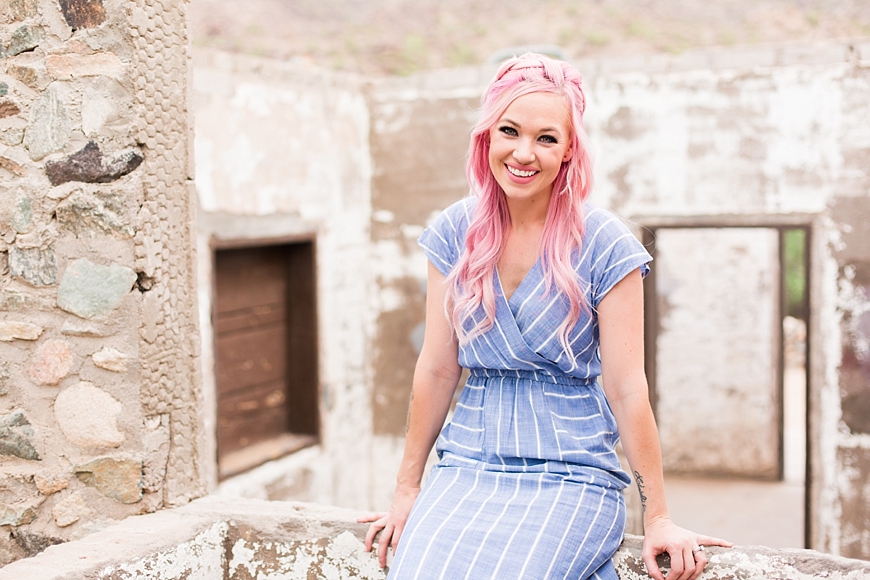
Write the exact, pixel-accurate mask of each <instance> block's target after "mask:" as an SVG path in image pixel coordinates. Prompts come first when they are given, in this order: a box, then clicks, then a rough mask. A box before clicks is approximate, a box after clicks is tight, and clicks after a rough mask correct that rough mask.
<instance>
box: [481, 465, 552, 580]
mask: <svg viewBox="0 0 870 580" xmlns="http://www.w3.org/2000/svg"><path fill="white" fill-rule="evenodd" d="M543 477H544V474H543V473H542V474H541V475H540V476H538V491H536V492H535V497H533V498H532V501H530V502H529V503H528V505H527V506H526V513H524V514H523V518H522V519H521V520H520V523H518V524H517V525H515V526H514V531H513V533H512V534H511V537H510V538H508V541H507V543H506V544H505V545H504V547H503V548H502V550H501V558H499V559H498V564H497V565H496V567H495V570H494V571H493V573H492V577H493V578H498V571H499V569H500V568H501V565H502V564H503V563H504V558H505V556H507V553H508V551H509V550H510V545H511V544H512V543H513V541H514V538H515V537H516V535H517V532H519V531H520V529H521V528H522V527H523V524H524V523H525V521H526V518H527V517H529V512H530V511H531V510H532V505H534V503H535V500H537V499H538V496H539V495H541V480H542V479H543ZM518 578H522V575H520V576H518Z"/></svg>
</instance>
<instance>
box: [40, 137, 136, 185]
mask: <svg viewBox="0 0 870 580" xmlns="http://www.w3.org/2000/svg"><path fill="white" fill-rule="evenodd" d="M141 163H142V155H140V154H139V152H138V151H125V152H123V153H119V154H117V155H112V156H109V155H103V152H102V151H100V146H99V145H97V143H96V142H94V141H88V143H87V145H85V146H84V148H83V149H82V150H80V151H77V152H75V153H73V154H72V155H70V156H69V157H67V158H66V159H61V160H60V161H49V162H47V163H46V164H45V174H46V175H47V176H48V179H49V181H51V184H52V185H60V184H61V183H66V182H68V181H81V182H84V183H109V182H111V181H115V180H116V179H120V178H121V177H123V176H125V175H127V174H128V173H130V172H131V171H133V170H134V169H136V168H137V167H139V164H141Z"/></svg>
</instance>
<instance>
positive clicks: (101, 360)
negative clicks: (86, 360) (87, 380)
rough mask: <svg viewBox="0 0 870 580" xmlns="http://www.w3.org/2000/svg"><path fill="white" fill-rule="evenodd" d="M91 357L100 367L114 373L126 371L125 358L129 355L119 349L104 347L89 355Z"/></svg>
mask: <svg viewBox="0 0 870 580" xmlns="http://www.w3.org/2000/svg"><path fill="white" fill-rule="evenodd" d="M91 359H93V361H94V364H95V365H97V366H98V367H100V368H101V369H106V370H107V371H113V372H116V373H125V372H127V360H128V359H129V357H128V356H127V355H126V354H124V353H123V352H121V351H120V350H117V349H114V348H110V347H106V348H103V349H101V350H100V351H98V352H95V353H94V354H93V355H91Z"/></svg>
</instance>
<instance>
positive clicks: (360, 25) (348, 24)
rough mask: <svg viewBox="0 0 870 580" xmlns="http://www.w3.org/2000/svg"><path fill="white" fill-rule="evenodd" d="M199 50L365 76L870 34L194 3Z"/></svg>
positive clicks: (537, 6)
mask: <svg viewBox="0 0 870 580" xmlns="http://www.w3.org/2000/svg"><path fill="white" fill-rule="evenodd" d="M190 21H191V26H192V39H193V43H194V45H196V46H211V47H216V48H221V49H224V50H230V51H236V52H244V53H249V54H256V55H263V56H270V57H276V58H281V59H288V60H293V61H295V62H298V63H300V64H309V65H312V66H317V67H327V68H332V69H336V70H345V71H355V72H360V73H365V74H368V75H389V74H399V75H405V74H410V73H412V72H415V71H418V70H423V69H430V68H441V67H452V66H462V65H473V64H479V63H483V62H486V61H487V60H489V59H491V58H492V57H493V56H494V55H496V54H498V52H499V51H501V50H503V49H505V48H510V47H517V46H529V45H538V46H540V45H556V46H558V47H560V48H561V51H562V55H563V56H564V57H565V58H569V59H570V58H576V57H581V56H592V55H601V54H636V53H648V52H670V53H679V52H681V51H684V50H687V49H690V48H694V47H702V46H711V45H733V44H750V43H764V42H781V41H800V40H804V41H810V40H820V39H831V38H849V37H866V36H870V2H868V1H867V0H836V1H825V0H657V1H654V0H634V1H632V0H574V1H568V0H245V1H244V2H239V1H238V0H192V1H191V5H190Z"/></svg>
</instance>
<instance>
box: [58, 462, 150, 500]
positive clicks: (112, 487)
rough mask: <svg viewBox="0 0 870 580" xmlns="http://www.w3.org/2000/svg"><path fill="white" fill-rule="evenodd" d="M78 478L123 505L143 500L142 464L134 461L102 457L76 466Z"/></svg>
mask: <svg viewBox="0 0 870 580" xmlns="http://www.w3.org/2000/svg"><path fill="white" fill-rule="evenodd" d="M74 471H75V474H76V477H78V478H79V479H80V480H81V481H82V482H83V483H84V484H85V485H89V486H91V487H93V488H94V489H96V490H97V491H99V492H100V493H101V494H103V495H105V496H106V497H110V498H112V499H114V500H116V501H119V502H121V503H127V504H129V503H136V502H138V501H141V500H142V463H141V462H140V461H135V460H133V459H114V458H111V457H101V458H98V459H94V460H93V461H89V462H87V463H84V464H81V465H76V466H75V468H74Z"/></svg>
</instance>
